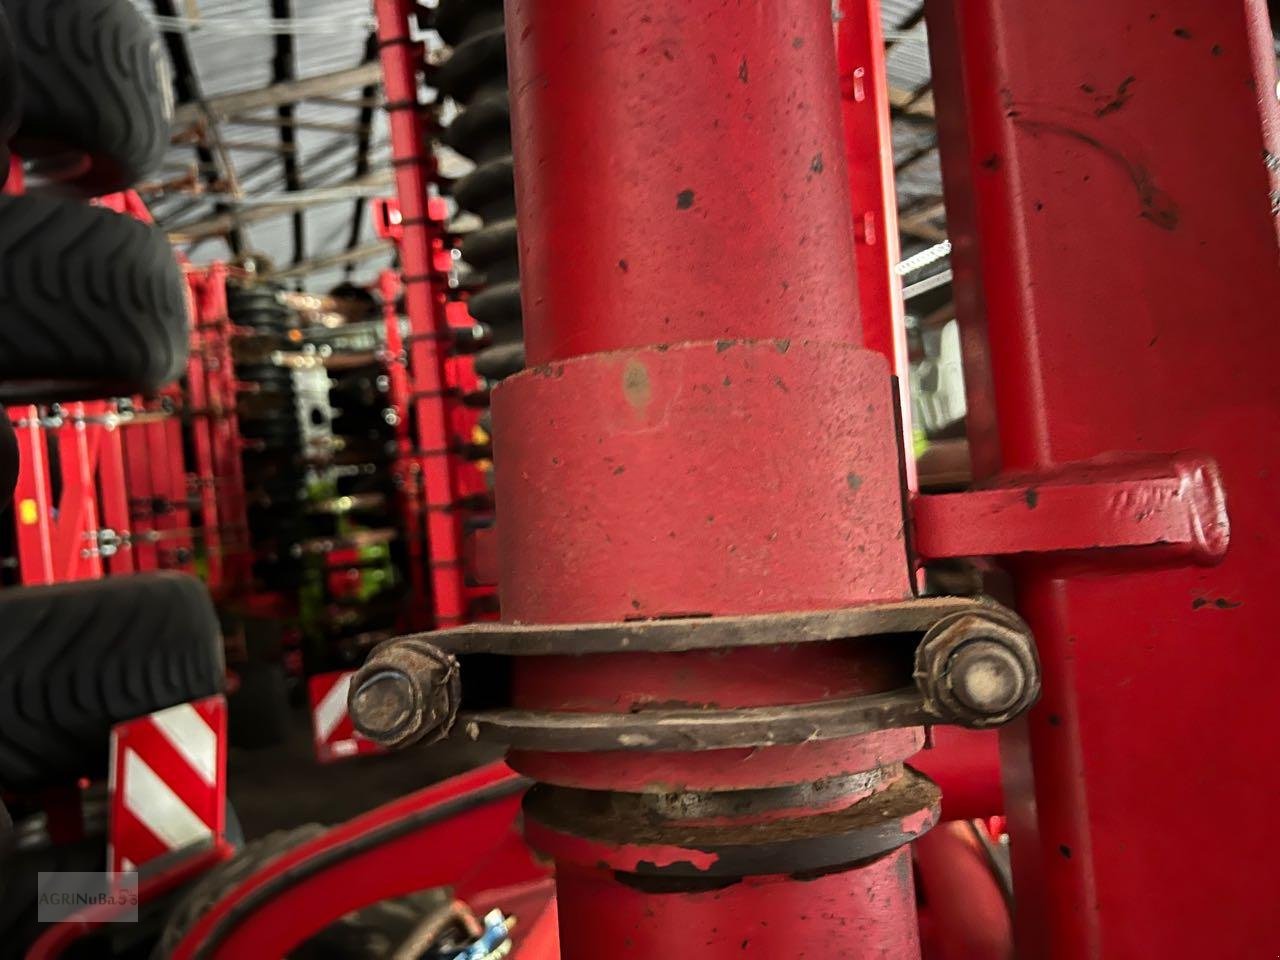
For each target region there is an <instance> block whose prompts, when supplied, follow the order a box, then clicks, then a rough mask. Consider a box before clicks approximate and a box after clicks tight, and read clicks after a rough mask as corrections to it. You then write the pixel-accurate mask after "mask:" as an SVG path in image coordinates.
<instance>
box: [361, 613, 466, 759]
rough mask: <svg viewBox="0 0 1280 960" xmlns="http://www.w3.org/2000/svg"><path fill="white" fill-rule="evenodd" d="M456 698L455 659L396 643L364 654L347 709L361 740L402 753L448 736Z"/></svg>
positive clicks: (425, 645)
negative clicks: (406, 748) (406, 749)
mask: <svg viewBox="0 0 1280 960" xmlns="http://www.w3.org/2000/svg"><path fill="white" fill-rule="evenodd" d="M461 698H462V684H461V677H460V671H459V667H458V661H457V658H456V657H454V656H453V655H452V654H450V653H446V652H445V651H443V650H441V649H439V648H438V647H436V646H434V645H432V644H431V643H429V642H427V641H426V640H423V639H421V638H420V637H398V638H396V639H394V640H388V641H387V642H386V643H383V644H381V645H379V646H378V647H375V648H374V650H373V652H372V653H370V654H369V658H368V660H366V661H365V664H364V666H363V667H361V668H360V670H359V671H358V672H357V673H356V675H355V677H354V678H352V681H351V689H350V691H349V692H348V694H347V708H348V710H349V712H350V714H351V722H352V724H353V725H354V726H355V728H356V730H358V731H359V732H360V733H361V734H363V735H364V736H365V737H368V738H369V739H370V740H372V741H374V742H375V743H380V744H382V745H383V746H386V747H406V746H409V745H410V744H413V743H418V742H420V741H425V742H427V743H434V742H435V741H437V740H440V739H442V738H444V737H445V736H447V735H448V733H449V730H450V729H451V728H452V727H453V722H454V720H455V719H456V718H457V715H458V704H459V702H460V700H461Z"/></svg>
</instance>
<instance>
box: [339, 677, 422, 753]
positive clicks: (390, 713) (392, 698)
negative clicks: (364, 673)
mask: <svg viewBox="0 0 1280 960" xmlns="http://www.w3.org/2000/svg"><path fill="white" fill-rule="evenodd" d="M416 700H417V692H416V691H415V689H414V683H413V681H412V680H411V679H410V678H409V677H408V676H406V675H405V674H403V673H401V672H400V671H398V670H380V671H378V672H377V673H374V674H373V675H372V676H369V677H367V678H365V679H364V680H363V682H361V683H360V685H359V686H358V687H357V688H356V690H355V691H354V692H353V693H352V695H351V702H350V710H351V718H352V720H353V721H354V722H356V723H357V724H358V726H359V728H360V732H361V733H364V734H366V735H367V736H369V737H370V738H372V739H375V740H383V739H394V738H395V737H396V735H397V734H399V733H401V732H402V731H403V729H404V728H405V727H406V726H407V725H408V724H409V722H410V721H411V720H412V718H413V714H414V704H415V702H416Z"/></svg>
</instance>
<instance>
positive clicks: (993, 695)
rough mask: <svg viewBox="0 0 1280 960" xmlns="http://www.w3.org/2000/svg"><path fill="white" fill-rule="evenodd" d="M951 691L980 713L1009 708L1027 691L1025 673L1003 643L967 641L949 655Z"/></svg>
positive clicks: (995, 712)
mask: <svg viewBox="0 0 1280 960" xmlns="http://www.w3.org/2000/svg"><path fill="white" fill-rule="evenodd" d="M947 678H948V680H949V681H950V683H951V692H952V693H953V694H955V697H956V699H957V700H959V701H960V702H961V703H963V704H964V705H965V706H966V707H969V708H970V709H971V710H975V711H977V712H979V713H989V714H1000V713H1004V712H1005V711H1006V710H1009V709H1011V708H1012V707H1013V706H1014V705H1016V704H1017V703H1018V701H1019V700H1021V699H1022V696H1023V694H1024V693H1025V691H1026V685H1027V672H1026V669H1025V668H1024V666H1023V664H1022V662H1021V661H1020V660H1019V659H1018V658H1017V657H1016V656H1014V655H1013V653H1012V652H1011V651H1010V650H1009V649H1008V648H1007V647H1005V646H1003V645H1001V644H998V643H993V642H992V641H990V640H975V641H974V642H972V643H967V644H965V645H964V646H963V647H961V648H960V649H959V650H957V651H956V652H955V653H953V654H952V655H951V659H950V661H949V663H948V666H947Z"/></svg>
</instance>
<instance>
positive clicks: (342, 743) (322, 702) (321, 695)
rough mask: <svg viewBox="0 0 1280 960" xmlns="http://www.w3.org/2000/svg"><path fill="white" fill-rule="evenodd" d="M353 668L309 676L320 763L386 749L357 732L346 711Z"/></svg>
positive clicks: (317, 755)
mask: <svg viewBox="0 0 1280 960" xmlns="http://www.w3.org/2000/svg"><path fill="white" fill-rule="evenodd" d="M355 675H356V672H355V671H354V670H339V671H335V672H333V673H317V674H313V675H312V676H310V677H308V678H307V700H308V702H309V703H310V704H311V730H312V733H313V734H314V737H315V739H314V744H315V750H316V759H317V760H319V761H320V762H321V763H332V762H333V761H334V760H345V759H346V758H347V757H356V756H362V755H364V754H371V753H386V749H385V748H384V747H381V746H379V745H378V744H376V743H374V742H373V741H372V740H368V739H366V738H365V737H363V736H361V735H360V734H359V733H357V732H356V728H355V727H354V726H353V725H352V723H351V715H350V714H349V713H348V712H347V692H348V691H349V690H350V689H351V678H352V677H354V676H355Z"/></svg>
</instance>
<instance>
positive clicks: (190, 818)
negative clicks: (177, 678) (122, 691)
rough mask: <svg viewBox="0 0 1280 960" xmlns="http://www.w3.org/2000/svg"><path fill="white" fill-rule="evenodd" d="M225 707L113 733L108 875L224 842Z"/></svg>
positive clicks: (194, 708) (196, 708)
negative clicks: (182, 852)
mask: <svg viewBox="0 0 1280 960" xmlns="http://www.w3.org/2000/svg"><path fill="white" fill-rule="evenodd" d="M226 771H227V701H226V699H225V698H224V697H222V696H220V695H219V696H213V697H207V698H205V699H203V700H197V701H195V702H193V703H180V704H178V705H177V706H176V707H169V708H167V709H165V710H160V711H158V712H156V713H152V714H148V715H147V716H145V717H138V718H137V719H135V720H127V721H125V722H123V723H118V724H116V725H115V727H114V728H113V729H112V731H111V767H110V777H109V781H108V784H107V788H108V792H109V796H110V813H109V817H110V823H109V845H108V851H107V860H108V864H109V867H108V869H110V870H112V871H115V872H120V871H128V870H139V869H141V868H142V867H144V866H145V865H146V864H148V863H150V862H152V861H154V860H158V859H159V858H161V857H168V856H169V855H171V854H174V853H176V852H178V851H183V850H188V849H192V850H194V849H204V848H207V847H208V846H210V845H211V844H218V843H221V842H222V839H223V833H224V830H225V826H226V812H227V784H226V775H227V774H226Z"/></svg>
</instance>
